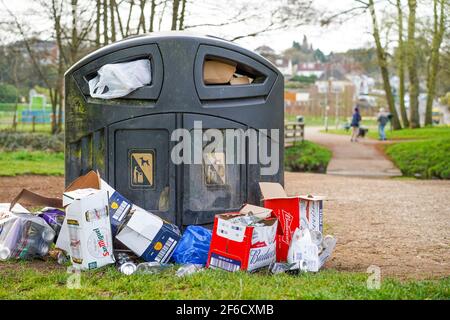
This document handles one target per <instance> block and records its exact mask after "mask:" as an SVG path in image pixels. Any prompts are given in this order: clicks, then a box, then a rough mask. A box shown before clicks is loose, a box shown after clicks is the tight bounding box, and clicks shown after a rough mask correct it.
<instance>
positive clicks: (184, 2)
mask: <svg viewBox="0 0 450 320" xmlns="http://www.w3.org/2000/svg"><path fill="white" fill-rule="evenodd" d="M185 15H186V0H182V4H181V13H180V25H179V26H178V29H179V30H183V29H184V17H185Z"/></svg>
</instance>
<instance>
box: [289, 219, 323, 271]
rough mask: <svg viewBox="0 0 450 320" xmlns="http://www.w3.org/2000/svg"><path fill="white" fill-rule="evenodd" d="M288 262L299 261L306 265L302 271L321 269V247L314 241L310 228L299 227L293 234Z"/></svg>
mask: <svg viewBox="0 0 450 320" xmlns="http://www.w3.org/2000/svg"><path fill="white" fill-rule="evenodd" d="M287 262H288V263H296V262H299V263H300V266H304V269H305V270H302V269H301V270H302V271H312V272H317V271H319V248H318V246H317V245H316V244H314V243H313V241H312V238H311V233H310V231H309V229H303V230H300V229H299V228H297V229H296V230H295V231H294V234H293V235H292V241H291V244H290V246H289V250H288V256H287Z"/></svg>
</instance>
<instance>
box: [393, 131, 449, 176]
mask: <svg viewBox="0 0 450 320" xmlns="http://www.w3.org/2000/svg"><path fill="white" fill-rule="evenodd" d="M386 152H387V154H388V155H389V156H390V157H391V158H392V160H393V161H394V162H395V164H396V165H397V166H398V168H399V169H400V170H401V171H402V173H403V175H405V176H410V177H416V178H421V179H433V178H434V179H450V161H449V159H450V139H447V138H445V139H433V140H427V141H414V142H405V143H398V144H394V145H390V146H388V147H386Z"/></svg>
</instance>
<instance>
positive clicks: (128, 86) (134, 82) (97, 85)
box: [85, 58, 152, 99]
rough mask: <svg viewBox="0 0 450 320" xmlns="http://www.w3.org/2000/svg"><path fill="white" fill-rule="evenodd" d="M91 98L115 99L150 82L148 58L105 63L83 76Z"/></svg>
mask: <svg viewBox="0 0 450 320" xmlns="http://www.w3.org/2000/svg"><path fill="white" fill-rule="evenodd" d="M85 80H86V81H87V82H88V85H89V93H90V95H91V97H93V98H100V99H115V98H120V97H124V96H126V95H128V94H130V93H131V92H133V91H135V90H137V89H139V88H142V87H145V86H147V85H150V84H151V80H152V67H151V61H150V59H148V58H146V59H139V60H134V61H126V62H118V63H110V64H105V65H103V66H102V67H101V68H99V69H98V70H97V71H95V72H91V73H89V74H88V75H86V76H85Z"/></svg>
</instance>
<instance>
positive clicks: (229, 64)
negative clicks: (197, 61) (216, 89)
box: [203, 56, 266, 86]
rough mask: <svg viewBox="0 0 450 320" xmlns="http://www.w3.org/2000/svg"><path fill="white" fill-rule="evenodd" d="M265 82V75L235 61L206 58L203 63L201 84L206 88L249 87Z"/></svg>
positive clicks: (212, 57)
mask: <svg viewBox="0 0 450 320" xmlns="http://www.w3.org/2000/svg"><path fill="white" fill-rule="evenodd" d="M265 80H266V75H264V74H263V73H261V72H259V71H258V70H256V69H254V68H252V67H250V66H247V65H245V64H243V63H240V62H237V61H233V60H229V59H226V58H222V57H215V56H206V57H205V61H204V63H203V82H204V84H205V85H208V86H214V85H232V86H233V85H251V84H257V83H263V82H264V81H265Z"/></svg>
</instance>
